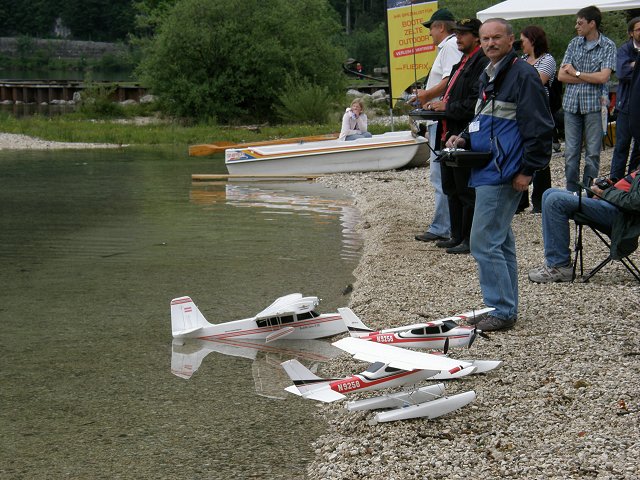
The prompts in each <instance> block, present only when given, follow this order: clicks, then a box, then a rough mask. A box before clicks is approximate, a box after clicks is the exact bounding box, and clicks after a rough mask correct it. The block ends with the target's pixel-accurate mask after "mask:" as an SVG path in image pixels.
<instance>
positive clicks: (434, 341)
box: [338, 308, 494, 353]
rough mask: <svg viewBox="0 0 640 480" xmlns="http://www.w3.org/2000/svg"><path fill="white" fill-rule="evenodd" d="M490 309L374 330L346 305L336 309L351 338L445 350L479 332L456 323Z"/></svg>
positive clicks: (464, 343)
mask: <svg viewBox="0 0 640 480" xmlns="http://www.w3.org/2000/svg"><path fill="white" fill-rule="evenodd" d="M493 310H494V309H493V308H483V309H481V310H473V311H471V312H466V313H461V314H459V315H454V316H452V317H447V318H442V319H440V320H434V321H432V322H427V323H416V324H414V325H406V326H404V327H397V328H387V329H385V330H378V331H375V330H373V329H372V328H369V327H367V326H366V325H365V324H364V323H362V321H361V320H360V319H359V318H358V316H357V315H356V314H355V313H353V311H352V310H351V309H350V308H339V309H338V312H339V313H340V315H341V316H342V318H343V319H344V323H345V325H346V326H347V328H348V329H349V334H350V335H351V336H352V337H355V338H361V339H362V340H368V341H371V342H376V343H386V344H391V345H395V346H398V347H408V348H428V349H431V350H436V349H440V350H444V353H447V352H448V350H449V348H462V347H471V345H473V341H474V340H475V339H476V335H478V333H481V332H479V330H477V329H476V328H475V327H470V326H465V325H459V324H458V323H457V322H460V321H462V320H465V321H467V320H470V319H476V320H478V319H480V318H482V317H483V316H486V315H487V314H488V313H489V312H492V311H493Z"/></svg>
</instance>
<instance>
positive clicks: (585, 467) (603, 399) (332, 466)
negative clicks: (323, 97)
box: [308, 149, 640, 480]
mask: <svg viewBox="0 0 640 480" xmlns="http://www.w3.org/2000/svg"><path fill="white" fill-rule="evenodd" d="M610 156H611V149H608V150H607V151H605V152H603V155H602V168H601V170H602V171H608V168H609V167H608V165H609V162H610ZM563 172H564V158H563V157H562V156H561V155H560V154H556V155H554V158H553V160H552V174H553V179H554V186H558V187H560V186H561V184H562V183H563V178H564V173H563ZM320 181H321V182H322V183H325V184H327V185H331V186H335V187H340V188H345V189H347V190H349V191H351V192H352V193H353V195H354V197H355V205H356V206H357V207H358V209H359V210H360V212H361V216H362V223H361V225H360V230H361V233H362V234H363V236H364V251H363V254H362V259H361V261H360V264H359V265H358V267H357V269H356V270H355V272H354V274H355V276H356V281H355V284H354V290H353V293H352V296H351V301H350V307H351V308H352V309H353V310H354V311H355V312H356V313H357V314H358V315H360V316H361V318H362V319H363V320H364V321H365V323H367V324H369V325H370V326H373V327H375V328H382V327H392V326H400V325H403V324H410V323H417V322H423V321H425V317H426V318H427V319H435V318H438V317H442V316H446V315H450V314H454V313H458V312H462V311H466V310H470V309H472V308H478V307H481V306H482V296H481V293H480V289H479V285H478V279H477V273H476V265H475V261H474V260H473V258H472V257H471V256H458V255H448V254H446V253H444V252H443V251H442V250H441V249H438V248H437V247H435V245H433V244H431V243H422V242H417V241H415V240H414V238H413V236H414V235H415V234H416V233H419V232H423V231H424V229H425V227H426V225H427V224H428V221H429V219H430V217H431V214H432V209H433V195H432V189H431V188H430V187H428V169H427V168H419V169H414V170H407V171H400V172H377V173H365V174H349V175H335V176H330V177H324V178H323V179H321V180H320ZM540 221H541V216H540V215H537V214H532V213H529V212H526V213H523V214H520V215H517V216H516V217H515V219H514V221H513V229H514V232H515V235H516V242H517V254H518V262H519V265H518V267H519V277H520V281H519V286H520V312H519V317H518V322H517V324H516V326H515V327H514V328H513V329H512V330H509V331H505V332H495V333H491V334H490V340H485V339H482V338H478V340H476V342H475V344H474V345H473V348H472V349H471V350H470V351H467V350H465V351H454V352H452V356H454V357H456V358H481V359H499V360H502V361H503V362H504V364H503V366H502V367H501V368H500V369H498V370H496V371H493V372H491V373H489V374H486V375H480V376H472V377H465V378H464V379H461V380H456V381H453V382H449V383H447V385H446V387H447V392H448V393H450V394H454V393H459V392H462V391H466V390H475V391H476V393H477V399H476V401H475V402H474V403H473V404H472V405H471V406H468V407H466V408H464V409H462V410H460V411H458V412H457V413H455V414H450V415H448V416H445V417H442V418H439V419H436V420H425V419H418V420H412V421H404V422H397V423H390V424H379V425H377V426H369V425H368V424H367V421H368V420H369V418H370V417H371V414H365V413H359V412H358V413H348V412H347V411H346V410H345V409H344V404H343V403H336V404H330V405H322V406H320V407H319V415H320V416H321V417H322V418H324V419H325V420H326V421H327V422H328V432H327V433H326V434H325V435H324V436H322V437H321V438H320V439H318V441H317V442H315V444H314V448H315V452H316V459H315V461H314V462H313V463H312V464H311V465H310V466H309V468H308V476H309V478H310V479H313V480H316V479H318V480H319V479H344V480H347V479H349V480H352V479H380V480H382V479H385V480H387V479H424V478H447V479H451V478H459V479H467V478H476V479H478V478H482V479H492V478H496V477H499V476H500V477H509V478H522V479H524V478H584V477H593V478H603V479H604V478H616V479H619V478H626V479H634V478H640V463H639V462H638V460H637V455H635V454H631V452H638V451H640V440H639V439H640V401H639V400H638V399H639V398H640V368H638V367H639V366H638V355H640V341H639V339H638V325H639V324H638V320H639V318H640V316H639V314H638V309H639V307H640V303H639V301H638V294H639V293H640V287H639V286H638V285H637V282H636V283H634V282H635V281H634V280H633V277H631V276H630V275H629V274H628V272H627V271H626V270H624V268H623V267H622V265H620V264H619V262H616V264H614V265H608V266H607V267H606V268H605V269H604V270H603V271H601V272H600V273H599V274H598V275H596V276H595V277H594V278H593V279H592V280H591V281H590V282H589V283H586V284H585V283H575V284H552V285H537V284H533V283H530V282H529V281H528V279H527V271H528V270H529V269H531V268H533V267H537V266H539V265H540V264H541V263H542V262H543V261H544V257H543V244H542V234H541V225H540ZM585 237H586V250H585V252H586V253H585V262H586V265H587V267H589V266H594V265H595V264H596V263H597V262H599V261H600V260H601V259H602V258H604V256H606V251H605V250H603V249H602V247H601V246H600V245H599V243H598V242H597V241H596V240H595V239H594V235H593V234H592V233H585ZM634 258H636V259H638V254H635V255H634ZM362 367H363V364H362V363H360V362H356V361H354V360H352V359H350V358H348V357H347V356H346V355H343V356H341V357H340V358H339V359H337V360H333V361H332V362H331V363H329V364H327V365H326V366H324V367H323V369H322V371H321V372H320V373H321V374H322V375H323V376H330V377H335V376H343V375H346V374H350V373H353V372H358V371H362V370H363V368H362ZM357 398H360V397H357Z"/></svg>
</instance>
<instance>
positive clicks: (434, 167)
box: [427, 123, 451, 237]
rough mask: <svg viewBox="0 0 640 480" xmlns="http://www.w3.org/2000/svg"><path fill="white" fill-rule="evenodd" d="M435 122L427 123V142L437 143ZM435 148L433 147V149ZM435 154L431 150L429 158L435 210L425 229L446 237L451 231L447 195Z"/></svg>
mask: <svg viewBox="0 0 640 480" xmlns="http://www.w3.org/2000/svg"><path fill="white" fill-rule="evenodd" d="M437 128H438V124H437V123H432V124H431V125H429V144H430V145H437V142H436V134H437ZM434 150H435V149H434ZM435 158H436V156H435V154H434V153H433V152H431V157H430V158H429V181H430V182H431V185H432V186H433V189H434V190H435V197H436V201H435V212H434V214H433V220H432V221H431V225H429V228H428V229H427V232H429V233H433V234H434V235H438V236H439V237H448V236H449V234H450V232H451V221H450V219H449V202H448V201H447V196H446V195H445V194H444V192H443V191H442V172H441V169H440V163H439V162H436V161H435Z"/></svg>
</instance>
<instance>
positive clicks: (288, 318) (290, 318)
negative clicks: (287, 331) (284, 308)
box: [280, 315, 293, 324]
mask: <svg viewBox="0 0 640 480" xmlns="http://www.w3.org/2000/svg"><path fill="white" fill-rule="evenodd" d="M280 322H281V323H283V324H284V323H291V322H293V315H286V316H284V317H280Z"/></svg>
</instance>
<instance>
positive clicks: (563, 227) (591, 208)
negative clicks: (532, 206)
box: [542, 188, 620, 267]
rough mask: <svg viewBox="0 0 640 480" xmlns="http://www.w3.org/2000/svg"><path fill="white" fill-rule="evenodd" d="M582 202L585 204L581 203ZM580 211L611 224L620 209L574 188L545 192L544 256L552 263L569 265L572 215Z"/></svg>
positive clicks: (543, 203)
mask: <svg viewBox="0 0 640 480" xmlns="http://www.w3.org/2000/svg"><path fill="white" fill-rule="evenodd" d="M580 202H582V206H581V207H580ZM578 208H580V211H581V212H582V213H583V214H584V215H586V216H588V217H589V218H590V219H591V220H592V221H593V222H594V223H597V224H600V225H603V226H606V227H610V226H611V225H612V224H613V220H614V218H615V217H616V216H617V215H618V213H620V211H619V210H618V209H617V208H616V207H614V206H613V205H611V204H610V203H607V202H605V201H604V200H599V199H597V198H595V197H593V198H588V197H586V196H583V197H582V198H580V197H579V196H578V195H575V194H574V193H573V192H568V191H567V190H560V189H557V188H551V189H549V190H547V191H546V192H544V195H543V196H542V238H543V240H544V258H545V263H546V264H547V266H549V267H566V266H569V265H570V264H571V250H570V249H569V241H570V232H569V219H570V218H573V214H574V213H576V212H577V211H578Z"/></svg>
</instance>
